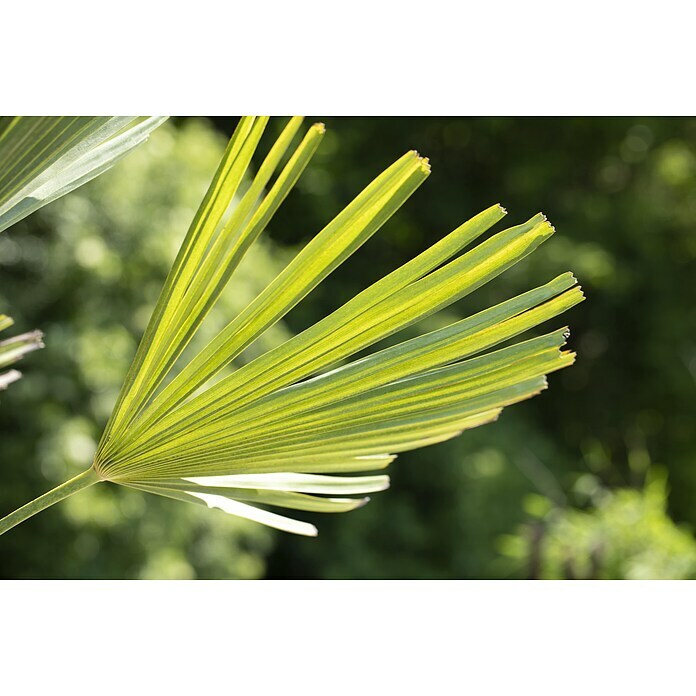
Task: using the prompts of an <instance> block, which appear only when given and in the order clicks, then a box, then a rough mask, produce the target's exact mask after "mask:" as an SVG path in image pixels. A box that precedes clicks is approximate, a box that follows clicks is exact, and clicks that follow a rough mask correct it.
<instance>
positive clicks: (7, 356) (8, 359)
mask: <svg viewBox="0 0 696 696" xmlns="http://www.w3.org/2000/svg"><path fill="white" fill-rule="evenodd" d="M12 324H14V321H13V320H12V318H11V317H8V316H6V315H5V314H0V331H4V330H5V329H9V328H10V326H12ZM42 338H43V334H42V333H41V332H40V331H29V332H27V333H23V334H20V335H19V336H13V337H12V338H6V339H4V340H2V341H0V370H3V369H4V368H6V367H8V366H9V365H12V364H13V363H16V362H17V361H18V360H20V359H21V358H23V357H24V356H25V355H26V354H27V353H31V351H33V350H37V349H38V348H43V343H42V341H41V339H42ZM21 376H22V374H21V372H19V371H18V370H7V371H5V372H0V391H2V390H3V389H7V387H8V386H9V385H10V384H12V382H16V381H17V380H18V379H19V378H20V377H21Z"/></svg>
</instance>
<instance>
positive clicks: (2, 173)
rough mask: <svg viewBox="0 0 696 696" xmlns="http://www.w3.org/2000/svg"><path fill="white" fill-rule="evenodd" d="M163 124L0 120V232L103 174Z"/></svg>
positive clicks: (125, 119) (130, 119)
mask: <svg viewBox="0 0 696 696" xmlns="http://www.w3.org/2000/svg"><path fill="white" fill-rule="evenodd" d="M165 120H166V118H165V117H149V118H137V117H134V116H15V117H2V118H0V162H1V163H2V167H0V232H2V231H3V230H5V229H7V228H8V227H10V226H11V225H13V224H15V223H16V222H18V221H19V220H22V219H23V218H25V217H26V216H27V215H30V214H31V213H33V212H34V211H35V210H37V209H38V208H41V207H42V206H44V205H46V204H48V203H50V202H51V201H54V200H55V199H56V198H59V197H60V196H63V195H65V194H66V193H69V192H70V191H72V190H73V189H75V188H77V187H78V186H81V185H82V184H84V183H86V182H88V181H90V180H91V179H93V178H94V177H96V176H98V175H99V174H101V173H102V172H104V171H106V170H107V169H108V168H109V167H111V166H112V165H113V164H114V163H115V162H117V161H118V160H119V159H121V158H122V157H124V156H125V155H127V154H128V153H129V152H130V151H131V150H132V149H133V148H135V147H137V146H138V145H140V144H141V143H142V142H144V141H145V140H146V139H147V138H148V136H149V134H150V133H151V132H152V131H153V130H154V129H155V128H157V127H158V126H159V125H160V124H162V123H163V122H164V121H165Z"/></svg>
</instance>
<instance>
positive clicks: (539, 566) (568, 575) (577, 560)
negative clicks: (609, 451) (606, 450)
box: [499, 470, 696, 580]
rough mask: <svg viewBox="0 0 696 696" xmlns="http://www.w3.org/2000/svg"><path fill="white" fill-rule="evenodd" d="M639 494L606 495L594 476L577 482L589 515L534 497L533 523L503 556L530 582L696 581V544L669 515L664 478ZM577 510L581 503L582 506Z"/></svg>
mask: <svg viewBox="0 0 696 696" xmlns="http://www.w3.org/2000/svg"><path fill="white" fill-rule="evenodd" d="M649 474H650V475H649V477H648V480H647V482H646V484H645V487H644V488H643V489H642V490H636V489H632V488H620V489H617V490H614V491H609V490H607V489H605V488H604V487H603V486H602V485H601V483H600V482H599V481H598V480H597V478H596V477H595V476H593V475H592V474H584V475H582V476H580V477H579V478H578V480H577V482H576V486H575V492H576V494H577V497H579V498H580V499H582V498H589V499H590V500H591V501H592V506H591V507H589V508H588V509H578V508H575V507H558V506H556V504H555V503H554V502H553V501H552V500H550V499H548V498H545V497H543V496H539V495H536V494H532V495H529V496H528V497H527V498H526V499H525V508H526V510H527V512H528V513H529V514H530V516H532V517H535V518H537V519H536V521H535V522H534V523H531V524H530V523H527V524H525V525H522V526H521V528H520V530H519V532H518V534H517V535H510V536H505V537H502V538H501V540H500V543H499V547H500V549H501V551H502V552H503V554H505V555H506V556H508V557H510V558H511V559H514V560H515V561H517V563H515V564H514V565H515V566H516V567H517V568H518V569H522V568H524V569H525V570H526V572H527V573H528V575H529V577H531V578H543V579H551V580H559V579H569V580H570V579H602V580H616V579H628V580H681V579H693V578H696V540H694V537H693V534H692V533H691V532H690V530H688V529H681V528H679V527H677V526H675V524H674V522H672V520H671V519H670V518H669V515H668V514H667V510H666V507H667V479H666V476H665V474H664V473H663V472H658V471H654V470H653V471H651V472H649ZM578 505H583V503H582V502H579V503H578Z"/></svg>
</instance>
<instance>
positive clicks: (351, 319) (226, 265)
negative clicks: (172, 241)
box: [0, 117, 583, 535]
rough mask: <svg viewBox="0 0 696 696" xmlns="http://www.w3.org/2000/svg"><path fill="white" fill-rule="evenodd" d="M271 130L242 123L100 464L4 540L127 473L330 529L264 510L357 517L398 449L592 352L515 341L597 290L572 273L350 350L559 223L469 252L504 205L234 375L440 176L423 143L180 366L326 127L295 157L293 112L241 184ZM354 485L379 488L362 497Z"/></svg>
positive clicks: (276, 520)
mask: <svg viewBox="0 0 696 696" xmlns="http://www.w3.org/2000/svg"><path fill="white" fill-rule="evenodd" d="M267 121H268V119H267V118H258V117H257V118H255V117H248V118H243V119H241V120H240V122H239V125H238V127H237V129H236V130H235V132H234V134H233V136H232V138H231V140H230V143H229V145H228V147H227V150H226V151H225V154H224V156H223V159H222V161H221V163H220V166H219V168H218V171H217V172H216V174H215V176H214V178H213V181H212V183H211V185H210V188H209V190H208V192H207V194H206V196H205V198H204V200H203V202H202V204H201V207H200V209H199V211H198V213H197V214H196V216H195V218H194V220H193V223H192V225H191V227H190V229H189V231H188V233H187V235H186V237H185V239H184V242H183V244H182V246H181V249H180V251H179V254H178V256H177V258H176V260H175V262H174V264H173V266H172V269H171V272H170V274H169V276H168V278H167V280H166V282H165V285H164V288H163V290H162V293H161V295H160V298H159V300H158V302H157V305H156V307H155V310H154V312H153V315H152V318H151V320H150V323H149V325H148V327H147V329H146V331H145V334H144V336H143V339H142V341H141V343H140V346H139V348H138V351H137V353H136V356H135V358H134V360H133V363H132V365H131V368H130V370H129V372H128V375H127V376H126V379H125V381H124V384H123V387H122V389H121V392H120V394H119V396H118V399H117V402H116V405H115V408H114V410H113V413H112V416H111V418H110V420H109V422H108V424H107V426H106V429H105V431H104V434H103V436H102V439H101V441H100V443H99V447H98V450H97V453H96V456H95V459H94V462H93V464H92V467H91V468H90V469H89V470H88V471H87V472H85V473H83V474H81V475H79V476H78V477H76V478H75V479H73V480H72V481H69V482H68V483H67V484H64V485H63V486H62V487H59V488H58V489H54V491H52V492H49V493H48V494H46V495H45V496H42V497H41V498H39V499H37V500H36V501H33V502H32V503H30V504H28V506H25V508H22V509H20V510H19V511H16V512H15V513H12V514H11V515H9V516H8V517H7V518H5V519H4V520H1V521H0V532H2V531H5V530H6V529H8V528H10V527H11V526H13V525H14V524H17V523H18V522H20V521H21V520H22V519H25V518H26V517H28V516H29V515H31V514H34V513H35V512H37V511H38V510H39V509H43V508H44V507H46V506H47V505H50V504H52V503H53V502H56V501H57V500H59V499H61V498H63V497H65V495H70V494H71V493H73V492H75V491H76V490H79V489H80V488H83V487H85V486H88V485H92V484H94V483H98V482H100V481H111V482H114V483H118V484H121V485H125V486H128V487H131V488H134V489H138V490H141V491H146V492H149V493H153V494H156V495H160V496H164V497H167V498H171V499H174V500H180V501H185V502H192V503H197V504H201V505H207V506H208V507H216V508H219V509H222V510H224V511H225V512H228V513H230V514H233V515H238V516H241V517H246V518H248V519H251V520H255V521H257V522H260V523H262V524H266V525H269V526H271V527H275V528H278V529H283V530H285V531H290V532H293V533H297V534H304V535H314V534H316V528H315V527H314V526H313V525H310V524H308V523H306V522H302V521H298V520H295V519H293V518H290V517H286V516H285V515H281V514H278V513H276V512H270V511H269V510H266V509H265V507H266V506H270V507H272V508H286V509H289V510H304V511H316V512H347V511H349V510H354V509H355V508H357V507H360V506H361V505H364V504H365V503H366V502H367V500H368V498H366V497H365V496H366V495H367V494H368V493H375V492H378V491H382V490H384V489H386V488H387V487H388V485H389V478H388V476H386V475H385V474H375V473H374V472H376V471H379V470H382V469H384V468H386V467H387V466H388V465H389V464H390V463H391V462H392V461H393V460H394V458H395V457H396V455H397V454H398V453H399V452H403V451H406V450H410V449H414V448H418V447H423V446H426V445H429V444H434V443H437V442H442V441H444V440H447V439H449V438H452V437H455V436H456V435H459V434H460V433H462V432H463V431H465V430H467V429H470V428H474V427H478V426H480V425H483V424H485V423H489V422H491V421H493V420H495V419H496V418H497V417H498V416H499V414H500V413H501V411H502V409H503V408H504V407H505V406H508V405H511V404H514V403H517V402H519V401H521V400H523V399H527V398H530V397H532V396H534V395H535V394H538V393H539V392H540V391H542V390H543V389H545V388H546V375H548V374H549V373H552V372H554V371H556V370H559V369H562V368H564V367H567V366H568V365H570V364H572V362H573V360H574V357H575V356H574V354H573V353H572V352H568V351H565V350H563V345H564V343H565V341H566V338H567V335H568V331H567V328H561V329H558V330H555V331H553V332H551V333H547V334H544V335H542V336H539V337H536V338H531V339H527V340H523V341H520V342H517V343H513V344H512V345H508V346H504V347H500V344H503V343H505V342H507V341H509V340H510V339H512V338H514V337H516V336H519V335H520V334H522V333H524V332H526V331H528V330H530V329H533V328H534V327H536V326H538V325H540V324H542V323H543V322H546V321H547V320H549V319H552V318H554V317H556V316H558V315H559V314H561V313H562V312H564V311H566V310H567V309H569V308H570V307H572V306H573V305H575V304H577V303H578V302H580V301H581V300H582V299H583V295H582V292H581V291H580V289H579V287H578V286H577V284H576V280H575V278H574V277H573V276H572V274H570V273H565V274H563V275H560V276H559V277H557V278H556V279H554V280H552V281H550V282H548V283H546V284H545V285H542V286H540V287H537V288H535V289H533V290H530V291H528V292H526V293H523V294H522V295H519V296H518V297H515V298H512V299H509V300H507V301H505V302H502V303H500V304H498V305H496V306H494V307H491V308H489V309H486V310H484V311H482V312H478V313H477V314H474V315H472V316H469V317H466V318H464V319H462V320H460V321H456V322H454V323H452V324H450V325H448V326H445V327H444V328H440V329H438V330H435V331H432V332H430V333H427V334H424V335H420V336H417V337H415V338H411V339H410V340H406V341H401V342H398V343H396V344H395V345H392V346H391V347H387V348H384V349H382V350H379V351H377V352H375V353H373V354H371V355H368V356H367V357H363V358H359V359H357V360H352V361H351V358H353V357H354V356H355V355H356V354H358V353H359V352H360V351H363V350H364V349H366V348H368V347H370V346H372V345H374V344H375V343H376V342H378V341H381V340H383V339H385V338H387V337H389V336H392V335H394V334H396V333H397V332H399V331H401V330H402V329H405V328H406V327H409V326H411V325H413V324H414V323H416V322H418V321H420V320H421V319H423V318H425V317H428V316H429V315H432V314H433V313H435V312H437V311H439V310H441V309H443V308H445V307H447V306H448V305H450V304H452V303H453V302H455V301H457V300H459V299H460V298H462V297H464V296H466V295H468V294H469V293H471V292H473V291H475V290H476V289H477V288H479V287H481V286H482V285H484V284H485V283H487V282H488V281H490V280H492V279H493V278H495V277H497V276H498V275H500V274H501V273H503V272H504V271H505V270H507V269H508V268H510V267H511V266H512V265H514V264H516V263H517V262H518V261H520V260H522V259H524V258H525V257H526V256H528V255H529V254H530V253H532V252H533V251H534V250H535V249H536V248H537V247H538V246H539V245H540V244H542V243H543V242H544V241H546V240H547V239H548V238H549V237H550V236H551V235H552V234H553V232H554V229H553V227H552V226H551V224H550V223H549V222H548V221H547V220H546V218H545V217H544V216H543V215H541V214H539V215H535V216H534V217H532V218H531V219H530V220H528V221H527V222H526V223H523V224H521V225H516V226H513V227H510V228H508V229H504V230H503V231H501V232H498V233H496V234H493V235H492V236H490V237H488V239H486V240H485V241H482V242H479V243H478V244H475V245H474V246H472V247H471V248H470V249H468V250H467V247H468V246H470V245H472V244H474V243H475V242H476V240H477V239H478V238H479V237H481V236H482V235H483V234H485V233H486V232H487V231H488V230H490V228H491V227H492V226H493V225H495V224H496V223H498V222H499V221H500V220H501V219H502V218H503V217H504V216H505V214H506V211H505V210H504V209H503V208H502V207H501V206H499V205H494V206H491V207H490V208H488V209H486V210H484V211H483V212H481V213H479V214H478V215H476V216H475V217H473V218H472V219H471V220H469V221H467V222H465V223H464V224H463V225H461V226H459V227H458V228H457V229H455V230H454V231H453V232H451V233H450V234H448V235H446V236H445V237H443V238H442V239H441V240H440V241H438V242H437V243H435V244H434V245H433V246H431V247H430V248H429V249H427V250H426V251H424V252H423V253H421V254H420V255H419V256H417V257H416V258H414V259H412V260H411V261H409V262H408V263H406V264H404V265H403V266H401V267H400V268H397V269H396V270H394V271H393V272H392V273H390V274H388V275H387V276H385V277H384V278H382V279H381V280H379V281H377V282H376V283H374V284H372V285H371V286H370V287H368V288H366V289H365V290H363V291H362V292H361V293H359V294H358V295H357V296H356V297H354V298H353V299H352V300H350V301H349V302H347V303H346V304H345V305H343V306H342V307H340V308H339V309H337V310H336V311H334V312H333V313H332V314H330V315H329V316H327V317H325V318H324V319H322V320H321V321H319V322H318V323H316V324H314V325H313V326H311V327H309V328H307V329H306V330H304V331H302V332H301V333H299V334H297V335H296V336H294V337H293V338H291V339H290V340H288V341H287V342H285V343H284V344H283V345H280V346H278V347H277V348H274V349H272V350H270V351H268V352H266V353H264V354H262V355H260V356H259V357H257V358H256V359H254V360H252V361H251V362H249V363H247V364H245V365H243V366H242V367H239V368H237V369H236V370H234V371H232V372H230V373H229V374H226V375H225V376H222V377H221V376H220V373H221V371H222V370H223V369H225V368H226V367H227V366H229V365H230V364H231V363H232V362H233V361H234V360H235V358H236V357H237V356H239V354H240V353H241V352H242V351H243V350H244V349H246V348H247V347H248V346H249V345H251V344H252V343H253V342H254V341H255V340H256V339H257V338H258V337H259V336H261V334H262V333H263V332H264V331H266V330H267V329H269V328H270V327H271V326H273V325H274V324H275V323H276V322H278V321H279V320H280V319H282V318H283V317H284V316H285V315H286V314H287V313H288V312H289V311H290V310H291V309H292V308H293V307H295V306H296V305H297V304H298V303H299V302H300V301H302V299H303V298H304V297H306V296H307V294H308V293H310V292H311V291H312V290H313V289H314V288H316V287H317V285H319V284H320V283H321V282H322V280H323V279H324V278H326V277H327V276H328V275H329V274H330V273H331V272H332V271H333V270H334V269H335V268H336V267H337V266H338V265H339V264H341V263H342V262H343V261H345V260H346V259H347V258H348V257H349V256H350V255H351V254H353V253H354V252H356V251H357V250H358V249H359V247H360V246H361V245H362V244H364V243H365V242H366V241H367V240H368V239H369V238H370V237H371V236H372V235H373V234H375V233H376V232H377V231H378V230H379V229H380V228H381V227H382V226H383V225H384V223H385V222H386V221H387V220H388V219H389V218H390V217H391V216H392V215H393V214H394V213H395V212H396V211H397V210H398V209H399V208H400V207H401V206H402V205H403V204H404V203H405V202H406V200H407V199H408V198H409V197H410V196H411V195H412V194H413V193H414V191H415V190H416V189H417V188H418V187H419V186H420V185H421V184H422V183H423V182H424V181H425V179H426V178H427V177H428V174H429V171H430V168H429V165H428V161H427V159H424V158H422V157H420V156H419V155H418V153H416V152H414V151H411V152H408V153H406V154H405V155H404V156H403V157H401V158H400V159H398V160H397V161H396V162H395V163H394V164H393V165H391V166H390V167H389V168H387V169H386V170H385V171H384V172H383V173H382V174H381V175H379V176H377V177H376V178H375V180H374V181H373V182H372V183H371V184H369V185H368V186H367V187H366V188H365V189H364V190H363V191H362V192H361V193H360V194H359V195H358V196H357V197H356V198H355V199H354V200H353V201H352V202H351V203H350V204H349V205H348V206H347V207H346V208H345V209H344V210H343V211H342V212H341V213H339V215H337V216H336V218H334V219H333V220H332V221H331V222H330V223H329V224H328V225H327V226H326V227H325V228H324V229H323V230H322V231H321V232H319V234H318V235H317V236H316V237H314V238H313V239H312V240H311V241H310V242H309V243H308V244H307V245H306V246H305V247H304V249H302V251H300V252H299V253H298V254H297V255H296V256H295V258H294V259H293V260H292V261H291V262H290V263H289V264H288V265H287V266H286V268H285V269H284V270H283V271H282V272H281V273H280V274H279V275H278V277H277V278H276V279H275V281H273V282H272V283H271V284H270V285H269V286H268V287H267V288H266V289H265V290H264V291H263V292H261V293H260V294H259V296H258V297H256V298H255V299H254V300H253V301H252V302H251V303H250V304H249V305H248V306H247V307H246V309H244V310H243V311H242V312H241V313H239V314H238V315H237V316H236V317H234V318H233V319H232V321H230V323H229V324H228V325H227V326H226V327H225V328H224V329H223V330H222V331H221V332H220V333H219V334H218V335H217V336H216V337H215V338H213V339H212V341H210V343H208V345H207V346H205V347H204V348H203V349H202V350H201V351H200V352H198V353H197V354H196V355H195V356H194V357H193V358H192V359H190V360H189V361H188V362H187V363H186V364H185V365H183V366H180V365H179V364H178V363H179V358H180V357H181V356H182V354H183V353H184V351H185V349H186V348H187V346H188V345H189V343H190V341H191V339H192V338H193V336H194V335H195V334H196V332H197V330H198V328H199V327H200V325H201V323H202V322H203V321H204V319H205V317H206V315H207V314H208V312H209V311H210V310H211V309H212V307H213V306H214V304H215V302H216V300H217V299H218V297H219V296H220V293H221V292H222V290H223V289H224V287H225V286H226V284H227V283H228V281H229V280H230V278H231V277H233V273H234V270H235V268H236V267H237V266H238V264H239V262H240V261H241V259H242V257H243V256H244V254H245V252H246V251H247V250H248V249H249V247H250V246H251V245H252V244H253V243H254V241H255V240H256V239H257V238H258V236H259V235H260V234H261V233H262V232H263V230H264V229H265V227H266V226H267V225H268V223H269V222H270V221H271V219H272V218H273V215H274V214H275V212H276V211H277V210H278V208H279V206H280V204H281V203H282V201H283V200H284V199H285V197H286V196H287V195H288V193H289V192H290V190H291V188H292V186H293V185H294V184H295V182H296V181H297V180H298V178H299V177H300V175H301V174H302V171H303V170H304V168H305V167H306V166H307V165H308V163H309V161H310V159H311V157H312V155H313V154H314V152H315V151H316V149H317V147H318V145H319V143H320V141H321V139H322V137H323V134H324V127H323V126H322V125H321V124H315V125H314V126H312V127H310V128H309V129H308V131H307V132H306V134H305V136H304V138H303V139H302V140H301V142H300V143H299V145H298V146H297V147H296V148H295V150H294V152H293V153H292V154H291V155H290V156H289V158H287V153H288V152H289V150H290V147H291V144H292V142H293V140H294V139H295V138H296V136H297V134H298V132H299V130H300V127H301V122H302V120H301V119H299V118H293V119H290V121H289V122H288V124H287V125H286V127H285V129H284V130H283V132H282V133H281V135H280V136H279V138H278V140H277V141H276V143H275V145H274V146H273V147H272V148H271V150H270V151H269V153H268V155H267V156H266V158H265V159H264V160H263V162H262V164H261V166H260V167H259V169H258V171H257V173H256V175H255V176H254V177H252V178H250V179H248V180H249V181H250V183H249V184H248V186H246V188H245V190H244V192H243V194H240V191H241V190H242V187H243V182H244V181H245V178H246V177H247V171H248V169H249V167H250V164H251V159H252V156H253V155H254V153H255V152H256V150H257V147H258V144H259V141H260V139H261V135H262V133H263V132H264V128H265V127H266V124H267ZM284 158H285V159H287V163H286V164H285V165H284V166H282V167H281V162H282V161H283V160H284ZM279 168H280V172H279V174H278V175H277V177H276V179H275V181H274V182H273V184H271V185H270V186H269V183H270V182H271V179H272V177H273V174H274V173H275V172H276V171H277V170H278V169H279ZM234 200H236V201H237V202H236V204H235V205H234V206H233V209H232V211H231V212H229V208H230V207H231V206H232V203H233V201H234ZM490 349H493V350H490ZM343 474H351V475H348V476H346V475H343ZM356 474H358V475H356ZM351 495H358V496H361V497H358V498H350V497H346V496H351ZM258 506H262V507H258Z"/></svg>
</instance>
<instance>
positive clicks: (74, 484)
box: [0, 468, 102, 534]
mask: <svg viewBox="0 0 696 696" xmlns="http://www.w3.org/2000/svg"><path fill="white" fill-rule="evenodd" d="M101 480H102V479H101V478H100V477H99V474H97V472H96V471H95V470H94V469H92V468H89V469H87V471H83V472H82V473H81V474H78V475H77V476H75V478H71V479H70V480H69V481H66V482H65V483H62V484H61V485H60V486H56V487H55V488H54V489H53V490H50V491H48V493H44V494H43V495H41V496H39V497H38V498H36V499H35V500H32V501H31V502H30V503H27V504H26V505H23V506H22V507H21V508H19V509H17V510H15V511H14V512H11V513H10V514H9V515H7V516H6V517H3V518H2V519H0V534H4V533H5V532H6V531H8V530H9V529H12V527H14V526H15V525H18V524H19V523H20V522H24V520H26V519H28V518H29V517H31V516H32V515H35V514H36V513H37V512H41V510H45V509H46V508H47V507H50V506H51V505H54V504H55V503H58V502H60V501H61V500H64V499H65V498H67V497H68V496H71V495H72V494H73V493H77V492H78V491H81V490H82V489H83V488H88V487H89V486H92V485H94V484H95V483H99V481H101Z"/></svg>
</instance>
